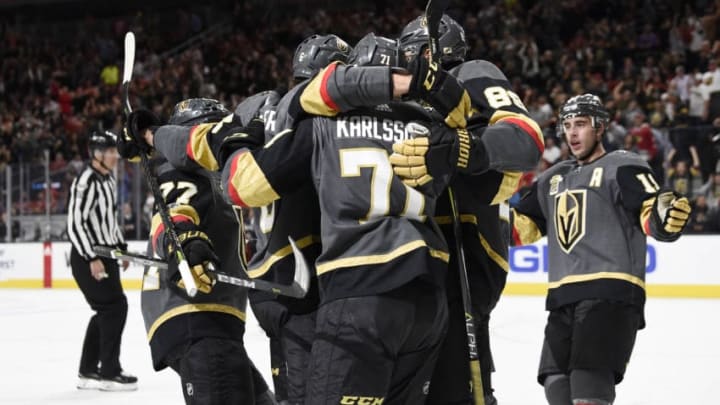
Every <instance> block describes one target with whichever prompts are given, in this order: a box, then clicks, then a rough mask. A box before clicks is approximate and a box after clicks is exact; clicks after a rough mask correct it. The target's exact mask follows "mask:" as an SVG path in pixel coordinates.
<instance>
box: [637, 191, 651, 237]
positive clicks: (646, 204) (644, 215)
mask: <svg viewBox="0 0 720 405" xmlns="http://www.w3.org/2000/svg"><path fill="white" fill-rule="evenodd" d="M653 205H655V197H652V198H648V199H647V200H645V201H643V203H642V207H641V208H640V227H641V228H642V230H643V232H644V233H645V234H646V235H649V234H650V230H649V229H646V228H645V224H646V223H647V221H648V220H649V219H650V216H651V215H652V208H653Z"/></svg>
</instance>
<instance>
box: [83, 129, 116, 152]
mask: <svg viewBox="0 0 720 405" xmlns="http://www.w3.org/2000/svg"><path fill="white" fill-rule="evenodd" d="M115 147H117V135H115V134H114V133H112V132H110V131H93V132H92V133H91V134H90V138H89V139H88V149H89V150H90V155H92V152H93V151H95V150H100V151H104V150H105V149H108V148H115Z"/></svg>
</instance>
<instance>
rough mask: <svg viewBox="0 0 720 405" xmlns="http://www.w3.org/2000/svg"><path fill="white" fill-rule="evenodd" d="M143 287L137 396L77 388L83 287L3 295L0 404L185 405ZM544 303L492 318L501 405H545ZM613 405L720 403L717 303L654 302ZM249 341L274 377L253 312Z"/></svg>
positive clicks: (129, 349)
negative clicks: (156, 357) (162, 364)
mask: <svg viewBox="0 0 720 405" xmlns="http://www.w3.org/2000/svg"><path fill="white" fill-rule="evenodd" d="M139 295H140V294H139V292H138V291H128V292H127V296H128V300H129V305H130V309H129V313H128V321H127V326H126V327H125V333H124V335H123V345H122V352H121V363H122V365H123V367H124V368H125V369H126V370H127V371H129V372H131V373H133V374H135V375H137V376H138V378H139V389H138V390H137V391H135V392H120V393H106V392H99V391H79V390H77V389H75V382H76V373H77V366H78V360H79V357H80V347H81V344H82V339H83V336H84V333H85V327H86V324H87V321H88V319H89V317H90V315H91V311H90V309H89V307H88V305H87V304H86V303H85V301H84V299H83V297H82V294H81V293H80V291H78V290H7V289H0V303H1V304H0V404H11V405H31V404H32V405H39V404H43V405H44V404H103V405H116V404H117V405H120V404H122V405H125V404H128V403H131V404H133V405H145V404H148V405H163V404H182V403H183V400H182V395H181V393H180V385H179V379H178V378H177V376H176V375H175V373H174V372H172V371H171V370H165V371H163V372H160V373H156V372H154V371H153V369H152V366H151V362H150V352H149V349H148V345H147V343H146V340H145V331H144V327H143V322H142V317H141V314H140V299H139ZM543 302H544V300H543V298H542V297H518V296H506V297H503V298H502V300H501V301H500V303H499V304H498V307H497V308H496V310H495V312H494V314H493V319H492V321H491V326H490V327H491V338H492V344H493V349H494V353H495V363H496V367H497V372H496V373H495V374H494V386H495V389H496V395H497V397H498V399H499V402H500V405H535V404H537V405H542V404H544V403H545V401H544V396H543V391H542V388H541V387H540V386H539V385H538V384H537V383H536V382H535V373H536V369H537V363H538V357H539V350H540V344H541V342H542V333H543V328H544V323H545V317H546V313H545V311H544V310H543ZM646 314H647V320H648V327H647V328H646V329H645V330H643V331H640V333H639V336H638V340H637V343H636V346H635V351H634V353H633V357H632V359H631V361H630V364H629V366H628V372H627V375H626V379H625V381H624V382H623V383H622V384H620V385H619V386H618V398H617V401H616V405H685V404H720V394H719V392H720V366H719V365H720V327H719V325H720V318H719V315H718V314H720V300H701V299H657V298H650V299H649V301H648V304H647V310H646ZM246 345H247V348H248V352H249V353H250V355H251V357H252V358H253V361H254V362H255V363H256V365H257V366H258V368H260V369H261V371H262V372H263V373H264V375H265V377H266V379H268V382H269V381H270V380H269V359H268V349H267V341H266V339H265V335H264V333H262V332H261V331H260V329H259V327H258V326H257V323H256V322H255V320H254V319H253V318H252V316H249V319H248V330H247V334H246Z"/></svg>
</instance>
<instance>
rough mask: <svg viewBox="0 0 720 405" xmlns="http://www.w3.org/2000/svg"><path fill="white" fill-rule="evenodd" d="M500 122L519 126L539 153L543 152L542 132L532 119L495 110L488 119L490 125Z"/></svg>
mask: <svg viewBox="0 0 720 405" xmlns="http://www.w3.org/2000/svg"><path fill="white" fill-rule="evenodd" d="M500 121H507V122H509V123H512V124H515V125H517V126H519V127H520V128H522V129H523V131H525V132H526V133H527V134H528V135H529V136H531V137H532V139H533V141H535V144H536V145H537V147H538V149H539V150H540V152H541V153H542V151H544V150H545V139H544V138H543V132H542V130H541V129H540V126H539V125H538V124H537V122H535V120H533V119H532V118H530V117H528V116H527V115H523V114H518V113H514V112H512V111H503V110H497V111H495V113H494V114H493V115H492V117H490V125H493V124H496V123H498V122H500Z"/></svg>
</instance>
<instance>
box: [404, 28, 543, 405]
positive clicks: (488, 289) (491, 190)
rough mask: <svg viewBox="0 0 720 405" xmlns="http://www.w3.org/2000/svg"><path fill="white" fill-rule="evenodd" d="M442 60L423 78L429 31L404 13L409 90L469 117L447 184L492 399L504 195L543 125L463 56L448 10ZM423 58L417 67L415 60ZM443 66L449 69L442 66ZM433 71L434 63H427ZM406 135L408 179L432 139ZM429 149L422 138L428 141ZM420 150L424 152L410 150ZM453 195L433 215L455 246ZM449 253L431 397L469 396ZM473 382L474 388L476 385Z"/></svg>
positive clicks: (536, 147)
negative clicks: (445, 311) (467, 145)
mask: <svg viewBox="0 0 720 405" xmlns="http://www.w3.org/2000/svg"><path fill="white" fill-rule="evenodd" d="M439 35H440V36H439V49H440V50H441V52H442V54H441V56H440V63H441V66H440V67H439V68H440V69H438V70H437V72H436V76H435V78H436V79H437V80H436V81H434V84H433V87H432V88H431V89H430V90H428V89H425V88H424V87H423V85H424V79H425V78H426V77H427V74H428V70H429V69H428V68H429V66H428V60H427V59H426V58H421V57H419V56H422V55H423V51H424V50H425V49H427V44H428V33H427V29H426V27H425V25H424V23H423V20H422V18H421V17H418V18H416V19H415V20H413V21H411V22H410V23H408V24H407V25H406V26H405V28H404V29H403V31H402V33H401V34H400V38H399V39H398V42H399V58H400V62H401V64H402V65H403V66H405V67H407V68H409V70H410V71H411V73H413V80H412V83H411V84H410V86H409V94H410V97H419V98H421V99H423V100H425V101H426V102H427V103H428V104H429V105H430V106H431V107H433V109H434V110H435V111H436V112H437V113H438V115H439V116H441V119H442V120H444V121H445V122H446V123H448V124H449V125H451V126H454V127H460V128H462V127H467V130H468V136H469V137H470V139H471V141H472V147H471V149H470V152H469V155H468V156H467V158H466V160H465V162H464V163H465V167H463V168H461V170H460V171H459V174H458V175H457V176H456V177H455V178H454V179H453V181H452V183H451V188H452V190H453V191H454V193H455V195H456V197H457V200H458V211H459V213H458V214H459V215H458V216H459V218H460V221H461V223H462V245H463V246H464V251H465V256H466V261H467V267H468V269H467V271H468V279H469V285H470V293H471V301H472V305H473V317H474V319H475V333H476V339H477V350H478V357H479V360H480V369H481V375H482V385H483V387H482V389H483V392H484V394H485V404H487V405H491V404H495V403H496V399H495V397H494V395H493V390H492V382H491V373H492V371H493V370H494V365H493V360H492V353H491V350H490V339H489V320H490V313H491V311H492V309H493V308H494V307H495V305H496V304H497V302H498V300H499V298H500V295H501V293H502V291H503V289H504V287H505V280H506V278H507V272H508V262H507V258H508V242H509V230H508V227H509V225H508V222H507V221H508V219H507V204H506V200H507V199H508V198H509V197H510V196H511V195H512V193H513V192H514V191H515V188H516V187H517V184H518V180H519V179H520V175H521V172H522V171H526V170H532V169H534V168H535V166H536V165H537V162H538V160H539V159H540V156H541V155H542V151H543V148H544V145H543V139H542V132H541V130H540V128H539V127H538V125H537V124H536V123H535V122H534V121H533V120H532V119H531V118H530V117H529V116H528V113H527V110H526V109H525V106H524V105H523V103H522V102H521V101H520V98H519V97H518V95H517V94H515V93H514V92H513V91H512V88H511V86H510V83H509V82H508V80H507V78H506V77H505V75H504V74H503V73H502V72H501V71H500V70H499V69H498V68H497V67H496V66H495V65H493V64H492V63H490V62H488V61H484V60H473V61H467V62H464V60H465V52H466V49H467V44H466V42H465V33H464V31H463V29H462V27H461V26H460V25H459V24H458V23H457V22H456V21H455V20H453V19H452V18H450V17H449V16H447V15H444V16H443V17H442V19H441V21H440V26H439ZM421 66H422V68H421ZM443 69H448V70H450V71H449V72H446V71H445V70H443ZM430 73H433V72H432V71H430ZM423 141H424V140H408V141H406V142H405V145H396V147H395V151H396V154H395V156H394V157H392V158H391V162H392V163H393V165H394V166H395V170H396V173H398V174H400V175H401V177H404V178H405V179H406V180H407V182H408V184H411V185H417V184H420V183H422V182H423V181H426V180H425V178H426V176H425V173H426V172H427V171H428V170H429V171H430V172H432V168H431V167H426V166H427V165H428V164H432V159H433V158H432V155H433V145H431V149H430V151H428V152H427V155H426V156H424V158H422V159H420V160H418V159H417V158H418V157H423V155H424V154H425V152H424V151H423V149H422V148H415V145H416V142H423ZM425 150H427V148H425ZM417 151H420V155H421V156H414V153H415V152H417ZM451 214H452V212H451V204H450V197H449V195H447V194H445V195H443V196H441V197H440V199H439V200H438V207H437V212H436V213H435V215H436V220H437V222H438V223H439V224H440V226H441V228H442V230H443V234H444V236H445V238H446V239H447V240H448V243H449V244H450V245H451V246H453V245H454V241H455V235H454V232H453V226H452V215H451ZM456 257H457V256H456V255H453V256H451V260H450V271H449V272H448V278H447V286H448V287H447V291H448V300H449V301H448V304H449V313H450V324H449V327H448V335H447V337H446V339H445V343H444V347H443V350H442V352H441V355H440V360H439V361H438V365H437V368H436V370H435V374H434V376H433V381H432V383H431V388H430V395H429V397H428V403H429V404H470V403H471V400H472V398H471V392H470V390H469V389H468V387H470V384H468V381H470V369H469V366H468V365H469V363H468V357H469V354H468V343H467V338H466V331H465V317H464V310H463V304H462V295H461V290H460V282H459V277H460V276H459V274H458V271H459V267H458V266H459V264H458V262H457V260H455V258H456ZM476 389H477V388H476Z"/></svg>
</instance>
